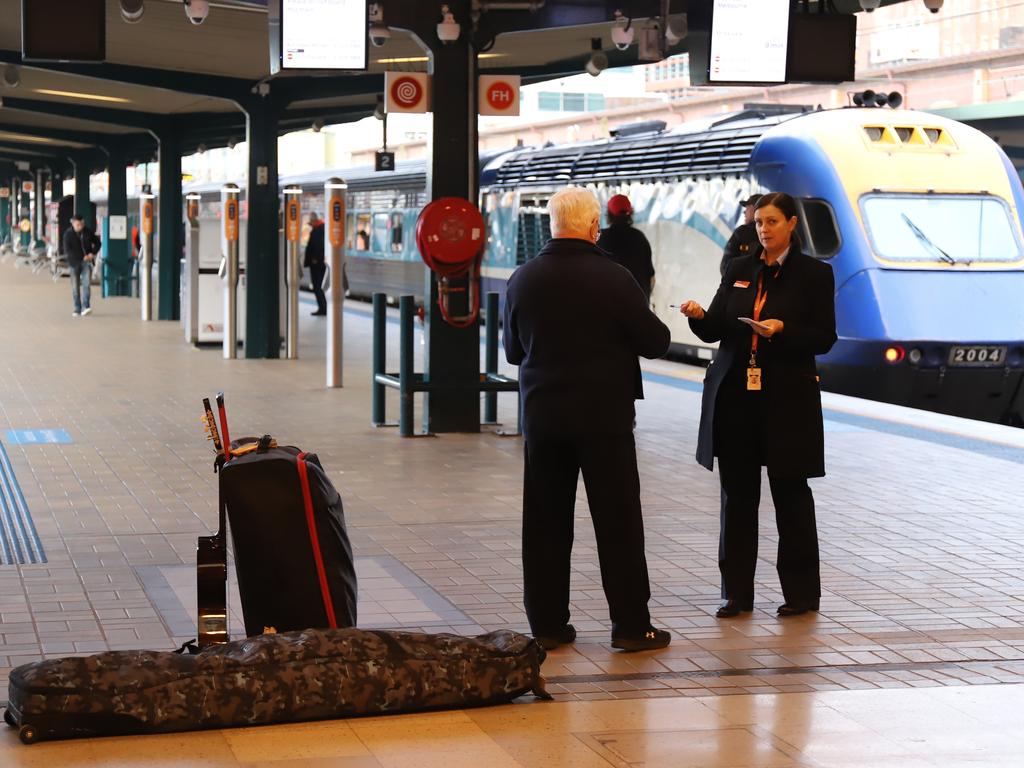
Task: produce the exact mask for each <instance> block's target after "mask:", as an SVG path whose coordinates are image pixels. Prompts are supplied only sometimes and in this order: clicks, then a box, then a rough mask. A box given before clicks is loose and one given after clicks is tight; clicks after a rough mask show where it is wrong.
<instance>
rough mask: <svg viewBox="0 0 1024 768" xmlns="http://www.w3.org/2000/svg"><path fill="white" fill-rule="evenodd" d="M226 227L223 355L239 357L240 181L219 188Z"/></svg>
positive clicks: (222, 266)
mask: <svg viewBox="0 0 1024 768" xmlns="http://www.w3.org/2000/svg"><path fill="white" fill-rule="evenodd" d="M220 202H221V211H222V212H223V219H224V228H223V230H222V231H221V252H222V253H223V260H222V261H221V279H222V280H223V281H224V359H225V360H234V359H235V358H236V357H238V266H239V265H238V219H239V211H238V185H237V184H225V185H224V186H223V187H222V188H221V191H220Z"/></svg>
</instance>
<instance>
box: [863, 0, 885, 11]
mask: <svg viewBox="0 0 1024 768" xmlns="http://www.w3.org/2000/svg"><path fill="white" fill-rule="evenodd" d="M881 4H882V0H860V9H861V10H862V11H865V12H867V13H871V12H872V11H874V10H875V9H876V8H877V7H878V6H880V5H881Z"/></svg>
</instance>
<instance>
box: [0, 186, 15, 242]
mask: <svg viewBox="0 0 1024 768" xmlns="http://www.w3.org/2000/svg"><path fill="white" fill-rule="evenodd" d="M0 188H2V189H4V190H6V196H0V243H6V242H8V241H10V240H11V221H12V220H13V208H12V205H11V203H13V202H14V184H13V182H12V180H11V178H10V177H6V178H5V179H4V180H3V181H0ZM0 195H3V193H2V192H0ZM11 242H13V241H11Z"/></svg>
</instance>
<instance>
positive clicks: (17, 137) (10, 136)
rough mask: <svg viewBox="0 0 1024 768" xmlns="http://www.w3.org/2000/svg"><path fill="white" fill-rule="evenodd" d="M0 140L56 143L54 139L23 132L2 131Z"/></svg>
mask: <svg viewBox="0 0 1024 768" xmlns="http://www.w3.org/2000/svg"><path fill="white" fill-rule="evenodd" d="M0 140H3V141H31V142H35V143H37V144H55V143H56V142H55V141H54V140H53V139H45V138H43V137H42V136H26V135H24V134H21V133H9V132H7V131H3V132H0Z"/></svg>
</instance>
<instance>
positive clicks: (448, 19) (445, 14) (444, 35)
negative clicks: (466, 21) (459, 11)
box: [437, 4, 462, 45]
mask: <svg viewBox="0 0 1024 768" xmlns="http://www.w3.org/2000/svg"><path fill="white" fill-rule="evenodd" d="M461 34H462V25H460V24H459V22H457V21H456V20H455V14H454V13H452V11H451V9H450V8H449V7H448V5H447V4H445V5H442V6H441V21H440V23H438V25H437V39H438V40H440V41H441V42H442V43H444V44H446V45H447V44H448V43H454V42H455V41H456V40H458V39H459V35H461Z"/></svg>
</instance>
